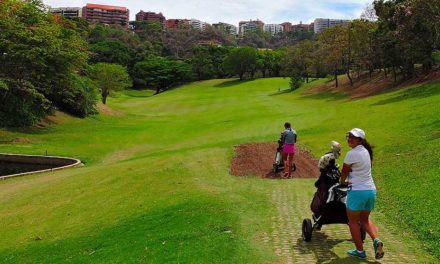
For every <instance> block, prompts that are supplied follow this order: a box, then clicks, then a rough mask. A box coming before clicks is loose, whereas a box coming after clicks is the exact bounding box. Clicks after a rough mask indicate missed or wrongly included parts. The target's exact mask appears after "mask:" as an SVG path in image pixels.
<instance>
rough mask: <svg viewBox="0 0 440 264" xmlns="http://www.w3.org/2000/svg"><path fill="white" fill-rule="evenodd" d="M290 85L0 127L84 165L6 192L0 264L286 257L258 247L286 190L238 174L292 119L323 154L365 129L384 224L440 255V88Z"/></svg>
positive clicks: (151, 99)
mask: <svg viewBox="0 0 440 264" xmlns="http://www.w3.org/2000/svg"><path fill="white" fill-rule="evenodd" d="M319 82H322V81H316V82H313V83H312V84H311V85H315V84H316V83H319ZM278 87H288V80H287V79H281V78H271V79H260V80H254V81H246V82H238V81H236V80H232V81H231V80H226V81H225V80H211V81H205V82H197V83H193V84H190V85H186V86H184V87H181V88H179V89H175V90H172V91H169V92H167V93H163V94H160V95H157V96H151V95H152V94H151V92H150V91H126V92H124V93H122V94H120V95H119V96H116V97H113V98H110V100H109V105H110V106H111V107H112V108H114V109H116V110H118V111H120V112H123V113H124V115H122V116H95V117H91V118H87V119H84V120H83V119H76V118H70V117H67V118H64V120H63V122H62V123H61V124H58V125H53V126H50V127H49V128H44V129H43V128H33V129H26V130H14V131H7V130H0V138H2V140H1V141H2V142H3V139H5V140H4V141H7V140H9V139H13V138H16V137H26V138H29V139H30V140H31V143H30V144H18V145H10V144H1V142H0V152H11V153H28V154H44V153H45V152H46V151H47V152H48V154H52V155H63V156H72V157H76V158H79V159H81V160H83V161H84V162H85V164H86V166H84V167H82V168H78V169H70V170H66V171H61V172H56V173H49V174H40V175H33V176H28V177H23V178H16V179H11V180H7V181H3V182H0V199H1V201H2V202H1V203H0V224H1V226H0V230H1V231H0V232H1V235H0V262H3V263H11V262H16V263H49V262H51V263H55V262H75V263H84V262H101V263H121V262H148V263H166V262H183V263H187V262H190V263H192V262H197V263H198V262H203V263H265V262H271V261H276V259H277V258H276V257H275V255H274V253H273V252H272V250H271V249H270V248H269V247H268V246H267V245H266V244H264V243H263V242H262V241H261V239H259V237H260V236H261V234H262V232H265V231H266V230H267V229H268V228H269V226H270V224H271V216H272V215H273V210H274V209H273V208H272V206H271V204H270V201H269V200H270V199H268V196H267V187H268V185H276V184H282V183H280V182H276V181H274V182H268V181H265V180H261V179H257V178H236V177H231V176H230V175H229V164H230V160H231V158H232V155H233V146H234V145H236V144H241V143H247V142H265V141H275V140H276V139H277V136H278V135H279V133H280V131H281V128H282V124H283V123H284V122H285V121H287V120H289V121H291V122H292V123H293V126H294V127H295V128H296V130H297V131H298V133H299V142H300V144H301V145H303V146H305V147H307V148H308V149H310V150H312V151H313V153H315V155H316V156H318V155H320V154H322V153H323V152H324V151H326V150H327V148H328V145H329V142H330V140H333V139H335V140H338V141H340V142H344V140H345V132H346V131H348V130H349V129H351V128H352V127H361V128H363V129H364V130H365V131H366V133H367V137H368V139H369V140H370V141H371V143H372V144H373V145H375V162H374V174H375V175H374V176H375V179H376V182H377V185H378V187H379V201H378V203H379V205H378V206H379V210H380V211H382V212H383V213H384V215H385V216H386V217H387V218H388V220H385V221H389V222H390V223H391V222H395V223H396V226H398V227H400V229H401V230H405V232H407V231H409V232H410V233H411V232H413V233H415V234H416V236H417V237H418V238H419V239H420V240H421V241H424V242H423V243H424V245H425V246H426V247H427V248H428V249H429V250H430V251H431V252H432V253H433V255H435V256H437V257H440V244H439V243H440V242H439V241H440V225H438V224H437V218H438V216H439V215H440V206H439V198H437V197H438V195H435V194H437V193H440V184H438V182H439V181H438V180H439V179H440V176H439V175H440V168H439V166H438V164H439V163H438V162H439V160H440V154H439V152H438V149H439V147H440V119H439V116H440V108H439V107H438V102H439V101H440V84H439V83H438V82H431V83H426V84H424V85H419V86H417V87H411V88H409V89H404V90H399V91H394V92H391V93H386V94H381V95H379V96H375V97H370V98H367V99H362V100H356V101H350V100H348V99H347V98H346V97H344V96H343V95H341V94H332V93H324V94H318V95H303V94H302V91H303V90H304V89H307V88H308V86H306V87H304V88H301V89H300V90H298V91H295V92H285V91H282V92H278ZM343 146H344V152H346V151H347V148H348V147H347V146H346V144H343ZM310 183H311V184H310V186H312V181H310ZM37 236H38V237H41V238H42V240H35V238H36V237H37ZM420 254H424V253H423V251H421V253H420Z"/></svg>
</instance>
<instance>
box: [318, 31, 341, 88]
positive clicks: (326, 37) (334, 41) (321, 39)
mask: <svg viewBox="0 0 440 264" xmlns="http://www.w3.org/2000/svg"><path fill="white" fill-rule="evenodd" d="M346 32H347V31H346V29H345V28H344V27H343V26H336V27H331V28H329V29H327V30H325V31H324V32H322V33H321V34H319V36H318V44H319V50H318V53H317V55H318V56H319V58H321V59H322V64H323V65H324V67H325V68H326V69H327V70H328V71H329V72H331V73H332V74H333V76H334V78H335V85H336V87H338V85H339V82H338V74H340V73H343V72H347V67H346V65H347V58H345V56H346V52H347V50H348V49H347V43H348V42H347V34H346ZM344 60H345V61H344Z"/></svg>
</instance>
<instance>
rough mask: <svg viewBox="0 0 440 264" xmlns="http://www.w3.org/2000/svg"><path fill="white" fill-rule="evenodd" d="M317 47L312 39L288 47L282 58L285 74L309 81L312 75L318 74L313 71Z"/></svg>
mask: <svg viewBox="0 0 440 264" xmlns="http://www.w3.org/2000/svg"><path fill="white" fill-rule="evenodd" d="M316 49H317V48H316V45H315V43H314V42H312V41H310V40H304V41H301V42H300V43H298V44H297V45H295V46H294V47H291V48H290V49H288V50H287V53H286V55H285V56H284V58H283V59H282V63H283V72H284V75H287V76H290V77H295V78H296V79H300V80H301V81H304V80H305V81H306V82H309V77H310V75H315V76H316V74H314V73H313V70H314V68H313V63H314V62H315V61H314V57H315V51H316ZM297 88H298V87H297Z"/></svg>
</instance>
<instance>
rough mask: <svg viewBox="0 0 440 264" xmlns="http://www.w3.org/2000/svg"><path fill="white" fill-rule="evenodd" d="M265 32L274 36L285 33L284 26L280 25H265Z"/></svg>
mask: <svg viewBox="0 0 440 264" xmlns="http://www.w3.org/2000/svg"><path fill="white" fill-rule="evenodd" d="M264 32H270V34H271V35H272V36H273V35H276V34H278V33H280V32H283V26H282V25H280V24H265V25H264Z"/></svg>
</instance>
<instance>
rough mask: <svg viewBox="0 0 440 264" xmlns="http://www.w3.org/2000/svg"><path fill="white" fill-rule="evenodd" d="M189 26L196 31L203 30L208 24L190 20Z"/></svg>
mask: <svg viewBox="0 0 440 264" xmlns="http://www.w3.org/2000/svg"><path fill="white" fill-rule="evenodd" d="M189 24H190V25H191V27H193V28H194V29H198V30H204V29H205V28H206V27H207V26H209V24H208V23H206V22H203V21H200V20H198V19H191V20H190V21H189Z"/></svg>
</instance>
